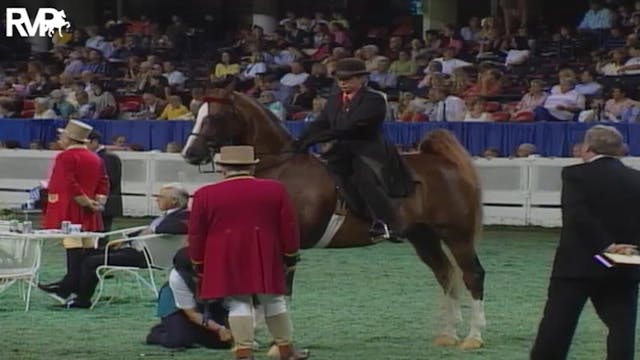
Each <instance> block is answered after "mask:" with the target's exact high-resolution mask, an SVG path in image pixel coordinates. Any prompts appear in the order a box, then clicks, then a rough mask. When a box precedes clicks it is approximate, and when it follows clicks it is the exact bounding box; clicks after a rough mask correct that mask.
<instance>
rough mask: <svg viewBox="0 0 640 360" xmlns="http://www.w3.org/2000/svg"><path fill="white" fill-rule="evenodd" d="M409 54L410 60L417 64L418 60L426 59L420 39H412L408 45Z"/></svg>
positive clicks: (425, 51) (424, 49) (425, 50)
mask: <svg viewBox="0 0 640 360" xmlns="http://www.w3.org/2000/svg"><path fill="white" fill-rule="evenodd" d="M409 47H410V49H409V53H410V54H411V60H413V61H415V62H416V65H418V64H417V62H418V58H426V55H427V49H426V48H425V47H424V43H423V42H422V40H420V39H413V40H411V42H410V43H409ZM418 72H419V71H418Z"/></svg>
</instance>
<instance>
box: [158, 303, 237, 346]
mask: <svg viewBox="0 0 640 360" xmlns="http://www.w3.org/2000/svg"><path fill="white" fill-rule="evenodd" d="M147 344H149V345H160V346H163V347H166V348H170V349H176V348H190V347H193V346H194V345H200V346H204V347H206V348H210V349H228V348H230V347H231V344H230V343H227V342H223V341H221V340H220V338H219V337H218V334H217V333H215V332H213V331H211V330H208V329H205V328H203V327H202V326H198V325H197V324H194V323H193V322H192V321H191V320H189V318H187V316H186V315H185V314H184V312H182V311H176V312H175V313H173V314H171V315H169V316H166V317H163V318H162V321H161V323H160V324H158V325H156V326H154V327H152V328H151V332H150V333H149V335H147Z"/></svg>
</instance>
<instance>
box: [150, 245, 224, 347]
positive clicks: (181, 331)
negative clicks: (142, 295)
mask: <svg viewBox="0 0 640 360" xmlns="http://www.w3.org/2000/svg"><path fill="white" fill-rule="evenodd" d="M197 276H198V274H197V273H196V271H195V270H194V266H193V264H192V263H191V259H190V258H189V253H188V249H187V248H183V249H181V250H180V251H178V252H177V253H176V255H175V256H174V258H173V269H171V272H170V273H169V282H168V283H167V284H165V285H164V286H162V288H160V291H159V293H160V294H159V296H158V317H160V319H161V322H160V324H158V325H155V326H154V327H153V328H151V332H150V333H149V335H147V344H149V345H160V346H164V347H166V348H170V349H175V348H190V347H193V346H194V345H200V346H203V347H206V348H209V349H228V348H230V347H231V340H232V335H231V332H230V331H229V329H227V328H226V327H225V324H226V323H227V316H228V311H227V310H226V309H225V307H224V306H223V305H224V304H222V303H221V302H220V301H214V302H204V303H203V302H202V301H200V300H199V299H198V298H197V296H196V293H197ZM205 313H207V314H208V316H209V318H208V319H207V320H206V321H207V322H206V324H205V323H203V321H204V320H205V319H204V314H205Z"/></svg>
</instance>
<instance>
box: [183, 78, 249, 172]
mask: <svg viewBox="0 0 640 360" xmlns="http://www.w3.org/2000/svg"><path fill="white" fill-rule="evenodd" d="M211 95H212V96H211V97H208V98H207V99H206V100H207V101H205V103H204V104H202V106H201V107H200V110H199V111H198V117H197V118H196V123H195V125H194V127H193V130H192V132H191V135H190V136H189V139H188V140H187V144H186V145H185V147H184V150H183V151H182V157H184V159H185V160H186V161H187V162H188V163H190V164H192V165H202V164H207V163H209V162H211V161H212V160H213V155H214V154H215V153H217V152H218V151H219V150H220V148H221V147H222V146H225V145H249V144H247V141H246V134H247V125H248V124H247V122H246V121H245V118H244V116H242V114H241V113H240V111H239V110H238V109H237V108H236V105H234V94H233V86H232V85H230V86H229V87H227V88H224V89H215V90H214V91H213V92H212V94H211Z"/></svg>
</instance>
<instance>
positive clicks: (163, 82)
mask: <svg viewBox="0 0 640 360" xmlns="http://www.w3.org/2000/svg"><path fill="white" fill-rule="evenodd" d="M144 92H150V93H152V94H154V95H155V96H157V97H159V98H161V99H167V98H168V97H169V96H170V95H171V87H170V86H169V80H167V78H166V77H164V76H162V75H154V76H151V78H150V79H149V85H148V86H147V87H146V88H145V90H144Z"/></svg>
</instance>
